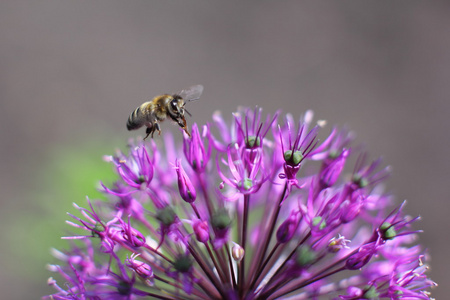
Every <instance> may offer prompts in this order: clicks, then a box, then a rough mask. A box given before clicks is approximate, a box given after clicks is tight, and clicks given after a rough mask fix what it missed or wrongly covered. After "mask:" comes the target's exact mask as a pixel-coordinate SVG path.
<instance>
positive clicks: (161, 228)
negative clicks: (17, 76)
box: [44, 109, 436, 300]
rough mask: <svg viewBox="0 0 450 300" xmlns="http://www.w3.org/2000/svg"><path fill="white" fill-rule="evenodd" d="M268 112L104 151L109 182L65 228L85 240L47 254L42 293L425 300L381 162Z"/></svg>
mask: <svg viewBox="0 0 450 300" xmlns="http://www.w3.org/2000/svg"><path fill="white" fill-rule="evenodd" d="M278 116H279V113H276V114H275V115H274V116H272V117H271V116H268V117H267V118H264V117H263V115H262V111H261V109H255V110H249V109H247V110H240V111H239V112H237V113H235V114H234V117H233V119H232V124H231V126H228V125H227V122H226V121H225V120H224V119H223V118H222V117H221V115H220V114H219V113H216V114H215V115H214V117H213V119H214V122H213V123H212V124H208V125H205V126H197V125H196V124H194V125H193V126H192V135H191V137H189V136H188V135H187V134H184V140H183V141H179V143H176V142H174V139H173V137H172V136H171V135H170V134H169V133H166V134H165V135H164V136H163V140H156V141H155V140H151V141H147V142H143V141H139V142H136V143H135V142H130V144H129V152H128V154H126V153H122V152H118V153H117V154H116V155H113V156H107V157H105V159H106V160H107V161H109V162H111V163H112V164H113V168H114V169H115V170H116V172H117V174H118V176H117V181H116V182H114V183H112V184H111V185H110V186H106V185H105V184H102V185H101V186H102V189H103V192H104V194H105V198H106V201H90V200H89V199H88V208H83V207H80V206H78V205H75V207H76V208H77V209H78V210H79V215H70V216H71V217H72V218H73V220H72V221H68V224H69V225H72V226H74V227H76V228H78V229H81V230H84V231H86V232H87V234H85V235H73V236H68V237H64V238H65V239H68V240H70V241H71V242H72V245H71V247H70V248H69V250H67V251H57V250H54V251H53V254H54V255H55V257H56V258H58V259H59V260H61V264H60V265H50V266H49V270H50V271H53V272H55V273H57V274H59V275H57V276H58V277H60V278H61V282H63V283H62V284H58V283H57V281H56V280H54V279H52V278H50V279H49V280H48V284H49V285H51V286H53V287H54V288H55V290H56V293H55V294H53V295H50V296H46V297H44V299H232V300H234V299H236V300H238V299H288V298H290V299H336V300H337V299H432V298H431V296H430V293H429V292H430V291H429V290H430V287H432V286H435V285H436V284H435V283H434V282H433V281H431V280H430V279H429V278H428V277H427V275H426V270H427V266H426V264H425V261H426V259H427V255H426V253H425V252H424V251H423V250H422V249H421V248H420V246H419V245H417V244H416V243H415V239H416V236H417V233H418V232H419V231H417V230H414V229H412V228H411V227H412V224H413V223H414V222H415V221H416V220H418V218H411V217H409V216H407V215H406V214H405V213H404V207H405V202H403V203H402V204H401V205H399V206H397V207H395V206H394V203H393V201H392V197H391V196H390V195H388V194H387V193H385V192H384V191H383V186H382V184H383V181H384V180H385V179H386V177H387V175H388V168H380V165H381V161H380V160H375V161H374V162H367V161H368V160H367V154H366V153H364V152H363V153H358V151H357V149H358V148H353V147H352V146H351V142H352V139H353V137H352V135H351V133H349V132H348V131H347V130H338V128H336V127H335V128H332V130H331V132H330V133H329V135H328V136H327V137H326V138H325V139H324V140H323V142H321V141H319V139H318V133H319V131H320V130H321V126H319V125H315V124H314V123H313V114H312V112H311V111H308V112H306V113H305V115H304V117H302V118H300V121H299V122H296V121H294V119H293V118H292V116H290V115H287V116H286V118H285V119H284V121H283V122H281V124H278V123H279V122H280V120H278ZM295 124H297V125H295ZM318 124H320V125H322V124H323V122H318ZM199 128H201V129H202V130H199ZM322 130H323V129H322ZM214 132H218V134H217V135H216V134H214ZM352 157H354V159H352ZM352 161H356V163H355V166H354V167H352V166H349V164H350V162H352ZM347 168H348V169H349V170H352V169H353V171H350V172H349V171H347Z"/></svg>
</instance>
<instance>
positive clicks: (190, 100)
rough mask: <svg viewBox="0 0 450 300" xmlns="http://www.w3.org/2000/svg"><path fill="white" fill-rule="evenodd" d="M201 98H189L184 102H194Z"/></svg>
mask: <svg viewBox="0 0 450 300" xmlns="http://www.w3.org/2000/svg"><path fill="white" fill-rule="evenodd" d="M198 99H200V98H194V99H188V100H187V101H186V102H185V103H184V104H186V103H188V102H192V101H197V100H198Z"/></svg>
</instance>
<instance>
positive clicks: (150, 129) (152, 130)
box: [144, 127, 155, 141]
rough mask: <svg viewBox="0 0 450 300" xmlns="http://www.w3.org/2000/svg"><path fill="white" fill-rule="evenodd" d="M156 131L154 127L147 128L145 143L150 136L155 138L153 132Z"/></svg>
mask: <svg viewBox="0 0 450 300" xmlns="http://www.w3.org/2000/svg"><path fill="white" fill-rule="evenodd" d="M154 131H155V130H154V129H153V127H147V130H145V133H146V134H147V135H146V136H145V138H144V141H145V139H146V138H148V136H149V135H150V134H152V138H153V132H154Z"/></svg>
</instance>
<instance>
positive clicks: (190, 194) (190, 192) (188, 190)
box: [175, 159, 197, 203]
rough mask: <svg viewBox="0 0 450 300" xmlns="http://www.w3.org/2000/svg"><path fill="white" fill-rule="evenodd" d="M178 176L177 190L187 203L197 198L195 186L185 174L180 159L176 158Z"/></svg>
mask: <svg viewBox="0 0 450 300" xmlns="http://www.w3.org/2000/svg"><path fill="white" fill-rule="evenodd" d="M175 170H176V171H177V176H178V190H179V191H180V196H181V198H183V200H184V201H186V202H187V203H192V202H194V201H195V199H196V198H197V193H196V192H195V187H194V185H193V184H192V182H191V180H190V179H189V177H188V176H187V174H186V172H185V171H184V169H183V167H182V166H181V163H180V160H178V159H177V160H176V167H175Z"/></svg>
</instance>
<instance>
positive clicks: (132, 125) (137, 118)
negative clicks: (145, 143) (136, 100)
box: [127, 107, 144, 130]
mask: <svg viewBox="0 0 450 300" xmlns="http://www.w3.org/2000/svg"><path fill="white" fill-rule="evenodd" d="M142 125H144V117H143V115H142V112H141V107H138V108H136V109H135V110H134V111H133V112H132V113H131V114H130V116H129V117H128V121H127V129H128V130H135V129H138V128H140V127H142Z"/></svg>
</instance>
